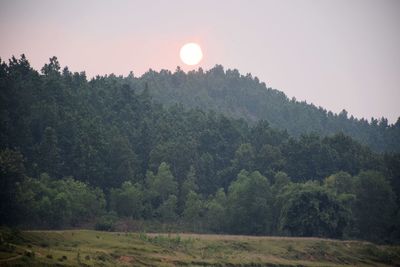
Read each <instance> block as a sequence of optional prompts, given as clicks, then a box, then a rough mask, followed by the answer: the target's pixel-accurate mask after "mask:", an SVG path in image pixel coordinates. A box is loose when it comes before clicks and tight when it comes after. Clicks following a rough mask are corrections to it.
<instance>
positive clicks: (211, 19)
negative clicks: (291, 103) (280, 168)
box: [0, 0, 400, 122]
mask: <svg viewBox="0 0 400 267" xmlns="http://www.w3.org/2000/svg"><path fill="white" fill-rule="evenodd" d="M185 42H197V43H199V44H200V45H201V47H202V49H203V54H204V59H203V61H202V62H201V63H200V64H199V65H198V66H195V68H197V67H199V66H200V67H202V68H204V69H209V68H211V67H213V66H214V65H215V64H222V65H223V66H224V67H225V68H236V69H238V70H239V71H240V72H241V73H242V74H246V73H248V72H251V73H252V74H253V76H257V77H259V78H260V80H262V81H264V82H265V83H266V84H267V86H269V87H273V88H276V89H279V90H281V91H283V92H285V93H286V94H287V95H288V96H289V97H290V98H291V97H293V96H294V97H296V98H297V99H298V100H306V101H307V102H308V103H311V102H312V103H314V104H315V105H317V106H323V107H325V108H327V109H329V110H332V111H334V112H340V111H341V110H342V109H346V110H347V111H348V112H349V113H350V114H353V115H355V116H356V117H359V118H361V117H365V118H371V117H372V116H374V117H382V116H384V117H387V118H388V119H389V121H390V122H395V120H396V119H397V117H399V116H400V104H399V102H400V1H398V0H393V1H389V0H332V1H324V0H318V1H317V0H313V1H309V0H304V1H301V0H293V1H281V0H277V1H255V0H251V1H250V0H247V1H245V0H243V1H222V0H209V1H208V0H198V1H184V0H182V1H171V0H168V1H167V0H164V1H161V0H159V1H145V0H143V1H106V0H103V1H102V0H97V1H95V0H74V1H72V0H69V1H61V0H60V1H57V0H46V1H44V0H35V1H33V0H32V1H20V0H9V1H4V0H0V57H1V58H2V60H8V59H9V58H10V57H11V56H12V55H20V54H21V53H25V54H26V55H27V57H28V59H29V60H30V62H31V64H32V65H33V67H34V68H36V69H40V68H41V67H42V66H43V65H44V63H46V62H47V61H48V58H49V57H51V56H53V55H55V56H57V57H58V59H59V61H60V63H61V65H62V66H65V65H67V66H68V67H69V68H70V69H71V70H72V71H83V70H84V71H86V73H87V74H88V75H89V76H93V75H96V74H109V73H115V74H122V75H127V74H128V73H129V71H131V70H132V71H133V72H134V73H135V75H136V76H138V75H141V74H143V72H145V71H147V70H148V69H149V68H152V69H154V70H160V69H170V70H175V69H176V66H178V65H180V66H182V67H183V69H184V70H189V69H191V68H189V67H184V66H183V63H182V62H181V61H180V59H179V49H180V47H181V46H182V45H183V44H184V43H185Z"/></svg>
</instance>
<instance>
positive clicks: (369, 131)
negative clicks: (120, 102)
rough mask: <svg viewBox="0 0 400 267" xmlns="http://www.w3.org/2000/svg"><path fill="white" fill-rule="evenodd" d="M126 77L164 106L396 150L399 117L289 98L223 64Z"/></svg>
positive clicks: (379, 149)
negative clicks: (363, 113) (373, 115)
mask: <svg viewBox="0 0 400 267" xmlns="http://www.w3.org/2000/svg"><path fill="white" fill-rule="evenodd" d="M125 81H126V82H127V83H129V84H130V85H132V86H136V87H138V88H143V84H145V83H147V84H148V85H149V89H150V92H151V95H152V96H153V98H154V99H155V100H156V101H157V102H159V103H163V104H166V105H173V104H175V103H181V104H183V105H184V106H185V107H189V108H201V109H203V110H214V111H215V112H218V113H222V114H224V115H226V116H228V117H233V118H244V119H246V121H248V122H250V123H254V122H257V121H259V120H266V121H268V122H269V123H270V125H271V126H272V127H273V128H277V129H281V130H287V131H288V133H289V134H290V135H292V136H294V137H299V136H300V135H301V134H307V133H317V134H319V135H323V136H325V135H331V134H335V133H337V132H343V133H344V134H346V135H349V136H351V137H352V138H354V139H355V140H357V141H359V142H360V143H362V144H364V145H368V146H369V147H371V148H372V149H373V150H375V151H377V152H383V151H386V152H400V143H399V140H400V120H397V122H396V123H395V124H393V125H390V124H389V123H388V120H387V119H386V118H383V117H382V118H371V119H370V120H369V121H368V120H366V119H364V118H362V119H357V118H354V117H353V116H349V115H348V112H347V111H346V110H342V112H340V113H339V114H334V113H332V112H330V111H327V110H325V109H324V108H322V107H316V106H315V105H313V104H307V103H306V102H304V101H303V102H299V101H296V99H295V98H292V99H288V97H287V96H286V95H285V94H284V93H283V92H281V91H278V90H274V89H272V88H267V87H266V85H265V83H263V82H260V81H259V79H258V78H257V77H254V78H253V77H252V75H251V74H247V75H246V76H244V75H241V74H240V73H239V71H238V70H236V69H234V70H230V69H228V70H226V71H225V70H224V68H223V67H222V66H221V65H216V66H215V67H214V68H213V69H210V70H209V71H207V72H204V71H203V70H202V69H199V70H198V71H190V72H188V73H187V74H186V73H184V72H183V71H182V70H180V69H179V67H178V68H177V70H176V72H175V73H171V72H170V71H168V70H162V71H160V72H155V71H152V70H150V71H148V72H147V73H145V74H144V75H143V76H142V77H140V78H134V77H133V75H132V74H131V75H130V76H129V77H127V78H126V79H125Z"/></svg>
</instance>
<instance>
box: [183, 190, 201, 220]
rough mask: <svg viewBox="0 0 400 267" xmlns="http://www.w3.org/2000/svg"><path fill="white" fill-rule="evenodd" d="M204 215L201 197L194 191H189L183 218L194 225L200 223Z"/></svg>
mask: <svg viewBox="0 0 400 267" xmlns="http://www.w3.org/2000/svg"><path fill="white" fill-rule="evenodd" d="M202 214H203V201H202V200H201V198H200V196H199V195H198V194H196V193H195V192H193V191H189V193H188V194H187V196H186V202H185V209H184V210H183V218H184V219H185V220H186V221H188V222H190V223H192V224H193V225H194V224H195V223H196V222H198V221H199V220H200V218H201V216H202Z"/></svg>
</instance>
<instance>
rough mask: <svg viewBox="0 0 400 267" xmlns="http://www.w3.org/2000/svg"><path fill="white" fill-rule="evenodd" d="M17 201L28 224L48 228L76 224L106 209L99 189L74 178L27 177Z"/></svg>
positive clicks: (43, 175)
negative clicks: (40, 224) (28, 219)
mask: <svg viewBox="0 0 400 267" xmlns="http://www.w3.org/2000/svg"><path fill="white" fill-rule="evenodd" d="M19 202H20V203H21V204H23V206H24V208H25V209H24V211H23V214H24V215H25V216H28V217H30V221H31V223H45V224H46V225H47V226H49V227H60V226H63V225H76V224H79V223H81V222H84V221H87V220H89V219H91V218H94V217H96V216H98V215H99V214H100V213H102V212H103V210H104V208H105V198H104V194H103V192H102V191H101V190H99V189H98V188H91V187H89V186H88V185H87V184H85V183H82V182H80V181H76V180H74V179H73V178H66V179H63V180H54V179H52V178H50V177H49V176H48V175H47V174H42V175H41V177H40V179H39V180H36V179H31V178H28V179H26V180H25V181H24V183H23V184H22V185H21V191H20V194H19Z"/></svg>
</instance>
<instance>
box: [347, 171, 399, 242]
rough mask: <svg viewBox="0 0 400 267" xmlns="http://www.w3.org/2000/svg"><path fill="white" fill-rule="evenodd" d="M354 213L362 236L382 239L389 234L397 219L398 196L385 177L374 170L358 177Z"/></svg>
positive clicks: (376, 239)
mask: <svg viewBox="0 0 400 267" xmlns="http://www.w3.org/2000/svg"><path fill="white" fill-rule="evenodd" d="M356 179H357V180H356V186H355V194H356V202H355V205H354V209H353V213H354V216H355V221H356V225H357V229H358V230H359V231H360V233H359V234H360V236H363V237H366V238H368V239H371V240H375V241H382V240H383V239H384V238H385V237H388V236H389V232H390V229H391V228H392V227H393V226H394V224H395V219H396V212H395V211H396V210H397V207H396V196H395V194H394V193H393V190H392V188H391V187H390V184H389V182H388V181H387V180H386V179H385V177H384V176H383V175H382V174H381V173H379V172H374V171H365V172H361V173H360V174H359V175H358V176H357V177H356Z"/></svg>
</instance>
